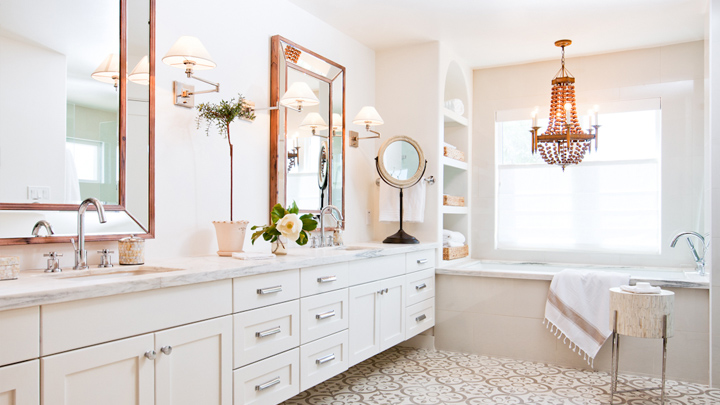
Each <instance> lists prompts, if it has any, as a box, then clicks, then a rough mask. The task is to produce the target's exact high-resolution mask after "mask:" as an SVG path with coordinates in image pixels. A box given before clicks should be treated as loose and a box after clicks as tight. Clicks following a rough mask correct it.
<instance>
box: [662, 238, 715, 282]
mask: <svg viewBox="0 0 720 405" xmlns="http://www.w3.org/2000/svg"><path fill="white" fill-rule="evenodd" d="M684 235H690V236H696V237H697V238H698V239H700V243H702V248H703V250H702V256H701V255H698V252H697V250H696V249H695V245H694V244H693V243H692V241H691V240H690V238H689V237H688V238H687V243H688V246H690V252H691V253H692V255H693V259H694V260H695V270H697V272H698V274H699V275H701V276H704V275H705V252H706V251H707V248H708V244H707V243H705V237H704V236H702V235H700V234H699V233H697V232H693V231H687V232H680V233H679V234H677V235H675V238H673V240H672V243H670V247H675V244H676V243H677V241H678V239H680V237H681V236H684Z"/></svg>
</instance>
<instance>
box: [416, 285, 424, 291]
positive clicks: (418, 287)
mask: <svg viewBox="0 0 720 405" xmlns="http://www.w3.org/2000/svg"><path fill="white" fill-rule="evenodd" d="M425 287H427V285H425V283H422V284H420V285H416V286H415V289H416V290H418V291H420V290H422V289H423V288H425Z"/></svg>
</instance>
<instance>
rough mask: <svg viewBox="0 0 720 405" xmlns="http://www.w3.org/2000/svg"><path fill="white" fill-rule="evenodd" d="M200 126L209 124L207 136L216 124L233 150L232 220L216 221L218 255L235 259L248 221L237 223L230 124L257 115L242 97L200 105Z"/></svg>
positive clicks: (198, 121) (206, 131)
mask: <svg viewBox="0 0 720 405" xmlns="http://www.w3.org/2000/svg"><path fill="white" fill-rule="evenodd" d="M197 110H198V116H197V125H198V128H200V125H201V124H202V123H203V122H206V123H207V126H206V128H205V134H206V135H208V136H209V135H210V126H211V125H213V124H214V125H215V128H217V130H218V133H219V134H220V135H221V136H223V137H224V138H226V139H227V142H228V147H229V150H230V221H213V225H215V233H216V235H217V241H218V248H219V250H218V254H219V255H220V256H231V255H232V252H242V248H243V243H244V241H245V230H246V228H247V225H248V221H234V220H233V144H232V138H231V137H230V124H231V123H232V122H233V121H235V120H236V119H242V120H245V121H253V120H254V119H255V114H253V111H252V109H251V108H250V106H249V105H248V104H247V103H245V98H243V96H242V95H241V94H238V97H237V99H235V98H232V99H230V101H225V100H220V103H218V104H213V103H200V104H199V105H198V106H197Z"/></svg>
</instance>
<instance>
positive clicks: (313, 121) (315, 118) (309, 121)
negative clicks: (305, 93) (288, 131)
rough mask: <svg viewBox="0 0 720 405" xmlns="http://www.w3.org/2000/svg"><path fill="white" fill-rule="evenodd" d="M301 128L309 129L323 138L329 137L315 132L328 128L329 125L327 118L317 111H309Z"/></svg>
mask: <svg viewBox="0 0 720 405" xmlns="http://www.w3.org/2000/svg"><path fill="white" fill-rule="evenodd" d="M300 129H309V130H310V131H311V132H312V134H313V135H315V136H319V137H321V138H327V137H326V136H323V135H320V134H318V133H316V132H315V130H318V129H319V130H321V131H322V130H323V129H328V125H327V123H326V122H325V120H324V119H323V118H322V117H321V116H320V114H318V113H316V112H311V113H308V115H306V116H305V119H303V120H302V122H301V123H300Z"/></svg>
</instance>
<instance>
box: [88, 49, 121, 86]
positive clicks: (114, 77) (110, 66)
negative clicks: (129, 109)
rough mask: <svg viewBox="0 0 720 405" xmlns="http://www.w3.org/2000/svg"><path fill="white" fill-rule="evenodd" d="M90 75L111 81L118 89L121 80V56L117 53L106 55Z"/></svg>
mask: <svg viewBox="0 0 720 405" xmlns="http://www.w3.org/2000/svg"><path fill="white" fill-rule="evenodd" d="M90 77H92V78H93V79H95V80H97V81H100V82H103V83H110V84H112V85H113V86H115V89H116V90H117V87H118V81H119V80H120V56H119V55H118V54H116V53H111V54H110V55H108V56H106V57H105V59H103V61H102V63H100V66H98V67H97V69H95V71H94V72H92V74H91V75H90Z"/></svg>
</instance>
